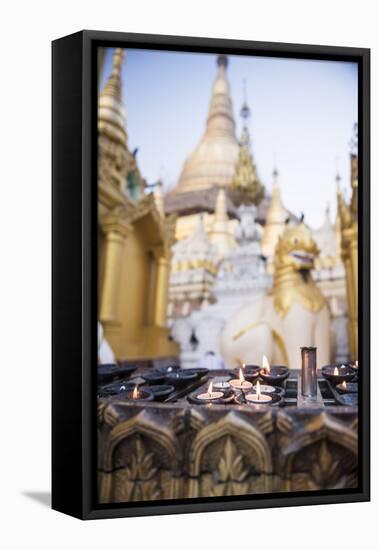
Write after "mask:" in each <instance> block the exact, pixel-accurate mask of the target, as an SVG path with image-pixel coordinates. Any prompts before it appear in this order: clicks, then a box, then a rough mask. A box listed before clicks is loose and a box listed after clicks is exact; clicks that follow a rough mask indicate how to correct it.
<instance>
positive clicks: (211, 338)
mask: <svg viewBox="0 0 379 550" xmlns="http://www.w3.org/2000/svg"><path fill="white" fill-rule="evenodd" d="M256 211H257V209H256V207H255V206H254V205H250V206H245V205H241V206H240V207H239V208H238V214H239V217H240V223H239V225H238V226H237V229H236V232H235V239H236V246H234V247H233V248H231V249H230V251H229V252H228V253H227V254H226V255H225V257H224V259H223V260H222V262H221V264H220V267H219V270H218V274H217V278H216V279H215V283H214V286H213V289H212V293H213V296H214V299H215V300H216V303H214V304H210V305H208V307H203V308H202V309H200V310H197V311H193V312H192V313H191V315H190V316H189V317H188V318H184V317H182V318H181V319H176V320H175V321H174V323H173V326H172V336H173V338H174V339H175V340H176V341H177V342H178V344H179V346H180V350H181V352H180V362H181V365H182V367H184V368H188V367H194V366H198V365H204V362H205V363H206V366H208V367H209V361H208V359H207V355H209V354H212V356H213V357H214V358H215V360H213V362H214V364H215V366H217V367H220V364H221V361H222V359H221V353H220V350H219V340H220V335H221V333H222V331H223V328H224V326H225V323H226V321H227V320H228V319H229V318H230V317H231V316H232V315H233V313H235V312H236V311H237V310H238V309H239V308H240V307H241V306H243V305H245V304H246V303H251V302H254V301H255V300H256V299H258V298H260V297H262V296H263V295H264V294H265V293H266V292H267V290H268V288H269V287H270V286H271V276H270V275H268V274H267V273H266V270H265V262H264V259H263V257H262V253H261V247H260V241H261V238H262V227H261V226H260V225H259V224H257V223H256V221H255V215H256Z"/></svg>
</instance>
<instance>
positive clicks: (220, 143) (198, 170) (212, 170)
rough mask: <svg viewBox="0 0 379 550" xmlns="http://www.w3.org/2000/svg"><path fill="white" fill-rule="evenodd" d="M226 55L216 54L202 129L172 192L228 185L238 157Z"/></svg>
mask: <svg viewBox="0 0 379 550" xmlns="http://www.w3.org/2000/svg"><path fill="white" fill-rule="evenodd" d="M227 66H228V58H227V57H226V56H225V55H219V56H218V57H217V75H216V79H215V81H214V83H213V87H212V94H211V101H210V104H209V110H208V116H207V120H206V126H205V131H204V134H203V137H202V138H201V140H200V143H199V144H198V146H197V147H196V148H195V150H194V151H193V152H192V153H191V155H190V156H189V157H188V158H187V160H186V162H185V163H184V166H183V170H182V173H181V175H180V178H179V182H178V185H177V188H176V189H175V191H176V192H184V191H198V190H199V189H208V188H210V187H213V186H215V185H218V186H220V187H224V186H227V185H229V184H230V182H231V180H232V178H233V175H234V166H235V162H236V160H237V156H238V141H237V137H236V128H235V121H234V116H233V106H232V100H231V97H230V87H229V82H228V78H227Z"/></svg>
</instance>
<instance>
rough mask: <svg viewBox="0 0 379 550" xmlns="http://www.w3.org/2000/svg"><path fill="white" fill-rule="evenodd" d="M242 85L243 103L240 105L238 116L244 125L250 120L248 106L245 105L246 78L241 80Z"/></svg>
mask: <svg viewBox="0 0 379 550" xmlns="http://www.w3.org/2000/svg"><path fill="white" fill-rule="evenodd" d="M242 85H243V103H242V107H241V111H240V115H241V118H242V120H243V121H244V124H245V125H246V122H247V119H248V118H250V115H251V111H250V108H249V105H248V104H247V96H246V78H244V79H243V83H242Z"/></svg>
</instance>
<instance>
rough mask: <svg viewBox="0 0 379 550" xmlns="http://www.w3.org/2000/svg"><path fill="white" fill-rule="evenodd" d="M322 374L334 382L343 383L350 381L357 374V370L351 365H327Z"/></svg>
mask: <svg viewBox="0 0 379 550" xmlns="http://www.w3.org/2000/svg"><path fill="white" fill-rule="evenodd" d="M321 374H322V375H323V377H324V378H326V379H327V380H329V382H331V383H332V384H334V385H336V384H342V382H343V381H345V382H350V381H351V380H353V379H354V378H355V376H356V371H355V369H353V368H352V367H351V366H349V365H325V366H324V367H322V369H321Z"/></svg>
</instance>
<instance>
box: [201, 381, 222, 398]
mask: <svg viewBox="0 0 379 550" xmlns="http://www.w3.org/2000/svg"><path fill="white" fill-rule="evenodd" d="M223 396H224V394H223V393H222V391H213V384H212V382H211V383H210V384H209V386H208V391H207V392H206V393H200V394H199V395H198V396H197V399H200V400H201V401H212V400H214V399H220V398H221V397H223Z"/></svg>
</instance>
